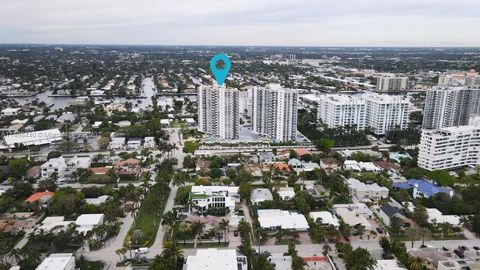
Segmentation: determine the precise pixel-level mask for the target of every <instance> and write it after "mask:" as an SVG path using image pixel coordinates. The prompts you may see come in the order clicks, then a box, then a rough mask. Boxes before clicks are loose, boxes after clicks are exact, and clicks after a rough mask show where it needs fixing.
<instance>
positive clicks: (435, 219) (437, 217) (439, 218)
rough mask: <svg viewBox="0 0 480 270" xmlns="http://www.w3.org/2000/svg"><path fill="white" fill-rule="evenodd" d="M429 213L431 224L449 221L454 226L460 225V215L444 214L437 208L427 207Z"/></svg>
mask: <svg viewBox="0 0 480 270" xmlns="http://www.w3.org/2000/svg"><path fill="white" fill-rule="evenodd" d="M427 215H428V219H427V221H428V223H430V224H442V223H448V224H450V225H452V226H454V227H458V226H460V217H459V216H457V215H444V214H443V213H442V212H440V211H439V210H438V209H436V208H427Z"/></svg>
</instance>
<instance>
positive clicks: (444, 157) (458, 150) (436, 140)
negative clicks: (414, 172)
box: [418, 118, 480, 171]
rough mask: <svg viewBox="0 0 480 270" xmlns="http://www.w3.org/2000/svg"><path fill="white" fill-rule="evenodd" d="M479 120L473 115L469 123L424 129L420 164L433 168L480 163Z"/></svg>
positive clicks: (444, 168)
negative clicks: (466, 124)
mask: <svg viewBox="0 0 480 270" xmlns="http://www.w3.org/2000/svg"><path fill="white" fill-rule="evenodd" d="M479 124H480V121H479V120H478V118H472V120H471V121H470V125H468V126H458V127H445V128H440V129H430V130H428V129H424V130H423V132H422V138H421V140H420V149H419V153H418V166H419V167H421V168H424V169H427V170H430V171H433V170H449V169H455V168H459V167H463V166H476V165H478V164H480V125H479Z"/></svg>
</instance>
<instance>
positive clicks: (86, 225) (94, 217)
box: [75, 214, 105, 233]
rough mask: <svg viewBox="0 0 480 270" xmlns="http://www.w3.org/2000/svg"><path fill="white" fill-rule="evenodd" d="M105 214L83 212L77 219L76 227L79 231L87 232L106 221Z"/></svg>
mask: <svg viewBox="0 0 480 270" xmlns="http://www.w3.org/2000/svg"><path fill="white" fill-rule="evenodd" d="M104 219H105V215H104V214H82V215H80V216H78V218H77V219H76V220H75V227H76V230H77V231H78V232H79V233H87V232H89V231H91V230H93V229H94V228H95V227H97V226H99V225H102V224H103V223H104Z"/></svg>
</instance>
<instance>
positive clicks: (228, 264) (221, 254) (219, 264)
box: [183, 248, 248, 270]
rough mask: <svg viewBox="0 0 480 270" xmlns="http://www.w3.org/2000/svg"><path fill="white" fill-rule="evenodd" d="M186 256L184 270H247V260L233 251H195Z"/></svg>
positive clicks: (211, 249) (214, 249)
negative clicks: (193, 253)
mask: <svg viewBox="0 0 480 270" xmlns="http://www.w3.org/2000/svg"><path fill="white" fill-rule="evenodd" d="M196 252H197V253H196V255H191V256H188V257H187V259H186V260H185V265H184V268H183V269H184V270H247V268H248V264H247V258H246V257H245V256H242V255H237V252H236V250H235V249H216V248H209V249H197V251H196Z"/></svg>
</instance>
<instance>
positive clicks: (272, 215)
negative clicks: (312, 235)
mask: <svg viewBox="0 0 480 270" xmlns="http://www.w3.org/2000/svg"><path fill="white" fill-rule="evenodd" d="M257 214H258V222H259V223H260V226H261V227H262V228H263V229H269V230H277V229H283V230H295V231H307V230H308V228H309V226H308V222H307V219H306V218H305V217H304V216H303V215H302V214H299V213H296V212H291V211H285V210H280V209H261V210H257Z"/></svg>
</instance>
